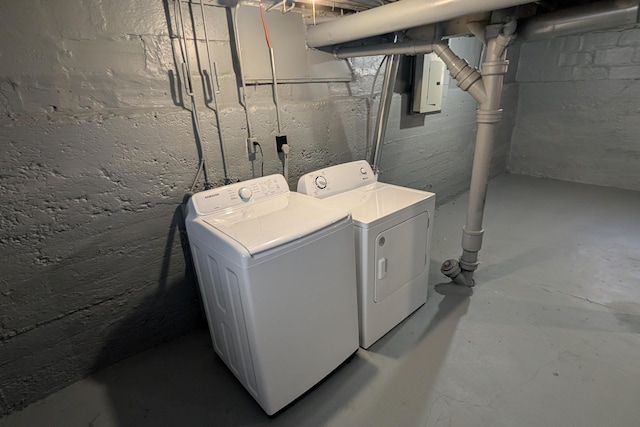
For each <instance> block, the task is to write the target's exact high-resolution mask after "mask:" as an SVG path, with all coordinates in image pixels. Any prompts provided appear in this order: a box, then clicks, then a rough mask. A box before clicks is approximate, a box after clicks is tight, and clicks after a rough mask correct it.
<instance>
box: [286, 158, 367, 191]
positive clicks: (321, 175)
mask: <svg viewBox="0 0 640 427" xmlns="http://www.w3.org/2000/svg"><path fill="white" fill-rule="evenodd" d="M377 180H378V177H377V176H376V175H375V174H374V173H373V170H372V169H371V166H370V165H369V163H367V162H366V161H365V160H358V161H355V162H350V163H343V164H341V165H336V166H331V167H328V168H325V169H320V170H317V171H315V172H311V173H308V174H306V175H303V176H302V177H301V178H300V180H299V181H298V193H302V194H307V195H309V196H312V197H316V198H319V199H323V198H325V197H329V196H334V195H336V194H340V193H344V192H345V191H349V190H352V189H354V188H358V187H362V186H364V185H368V184H373V183H374V182H376V181H377Z"/></svg>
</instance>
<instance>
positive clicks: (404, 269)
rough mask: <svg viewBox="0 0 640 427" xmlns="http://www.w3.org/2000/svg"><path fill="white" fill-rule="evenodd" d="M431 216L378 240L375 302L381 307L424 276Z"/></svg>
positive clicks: (417, 218)
mask: <svg viewBox="0 0 640 427" xmlns="http://www.w3.org/2000/svg"><path fill="white" fill-rule="evenodd" d="M428 224H429V215H428V214H427V213H426V212H422V213H421V214H419V215H416V216H414V217H413V218H410V219H408V220H406V221H404V222H401V223H400V224H397V225H395V226H393V227H391V228H388V229H387V230H385V231H382V232H381V233H379V234H378V235H377V236H376V240H375V257H374V265H373V266H370V268H373V269H374V270H375V271H373V272H372V273H373V275H374V302H376V303H380V302H382V301H384V299H385V298H387V297H389V296H390V295H392V294H393V293H394V292H396V291H397V290H398V289H400V288H402V287H403V286H404V285H406V284H407V283H409V282H411V281H412V280H413V279H415V278H416V277H418V276H420V274H422V273H423V272H424V270H425V268H426V266H427V229H428Z"/></svg>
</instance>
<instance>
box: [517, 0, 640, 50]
mask: <svg viewBox="0 0 640 427" xmlns="http://www.w3.org/2000/svg"><path fill="white" fill-rule="evenodd" d="M639 3H640V0H607V1H600V2H596V3H591V4H588V5H585V6H580V7H572V8H568V9H563V10H559V11H557V12H551V13H548V14H545V15H538V16H536V17H533V18H531V19H529V20H527V21H526V22H525V23H524V24H523V25H522V26H521V28H520V30H519V36H520V37H521V38H522V39H523V40H524V41H534V40H542V39H549V38H552V37H562V36H567V35H570V34H577V33H586V32H591V31H597V30H606V29H610V28H618V27H628V26H632V25H635V24H637V23H638V22H639V19H640V16H639Z"/></svg>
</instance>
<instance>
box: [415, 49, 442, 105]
mask: <svg viewBox="0 0 640 427" xmlns="http://www.w3.org/2000/svg"><path fill="white" fill-rule="evenodd" d="M446 68H447V67H446V66H445V65H444V62H442V60H441V59H440V58H438V56H437V55H435V54H433V53H432V54H429V55H416V61H415V72H414V74H413V75H414V80H413V106H412V111H413V112H414V113H422V114H424V113H439V112H440V111H442V96H443V94H444V85H445V81H444V73H445V70H446Z"/></svg>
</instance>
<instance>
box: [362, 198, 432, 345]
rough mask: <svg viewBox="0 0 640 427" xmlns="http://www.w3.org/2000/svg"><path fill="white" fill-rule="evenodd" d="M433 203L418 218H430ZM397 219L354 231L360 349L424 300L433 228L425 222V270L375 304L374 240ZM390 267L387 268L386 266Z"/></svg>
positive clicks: (402, 250) (425, 297) (405, 316)
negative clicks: (356, 255) (356, 253)
mask: <svg viewBox="0 0 640 427" xmlns="http://www.w3.org/2000/svg"><path fill="white" fill-rule="evenodd" d="M433 209H434V203H433V199H432V201H431V203H429V210H428V211H426V212H423V213H422V214H420V215H425V214H426V215H427V217H428V218H430V219H431V218H433ZM397 219H398V218H394V219H393V220H390V221H387V222H384V223H382V224H378V225H376V226H375V227H371V228H364V227H356V229H357V230H358V231H357V236H358V238H359V240H360V244H359V246H360V248H361V249H360V251H359V253H358V259H357V265H358V268H357V269H358V313H359V316H360V318H359V320H360V323H359V330H360V346H361V347H362V348H365V349H366V348H369V347H370V346H371V345H373V344H374V343H375V342H376V341H378V340H379V339H380V338H382V337H383V336H384V335H385V334H386V333H387V332H389V331H391V330H392V329H393V328H394V327H395V326H396V325H398V323H400V322H402V321H403V320H404V319H405V318H407V317H408V316H409V315H410V314H411V313H413V312H414V311H415V310H417V309H418V308H419V307H420V306H422V305H423V304H424V303H425V302H426V300H427V286H428V272H429V259H430V253H429V247H430V244H429V241H428V239H429V238H430V236H431V229H432V226H433V224H431V221H430V220H429V222H428V225H429V229H428V230H427V234H426V240H427V243H426V248H427V249H426V254H423V256H424V257H425V260H426V261H425V264H426V266H425V268H424V270H423V272H422V274H420V275H419V276H417V277H415V278H414V279H413V280H411V281H409V282H408V283H404V286H400V287H399V288H398V289H397V290H396V291H395V292H393V293H392V294H390V295H389V296H387V297H386V298H384V299H383V300H382V301H380V302H376V301H375V298H376V295H375V283H376V274H377V271H376V267H377V258H376V248H377V247H378V241H377V239H376V237H377V236H379V235H380V234H381V233H384V232H385V231H386V230H388V229H390V228H393V226H394V224H397V221H394V220H397ZM408 250H409V249H405V248H400V249H399V253H400V254H401V255H405V254H406V253H407V251H408ZM389 267H391V265H389Z"/></svg>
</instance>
